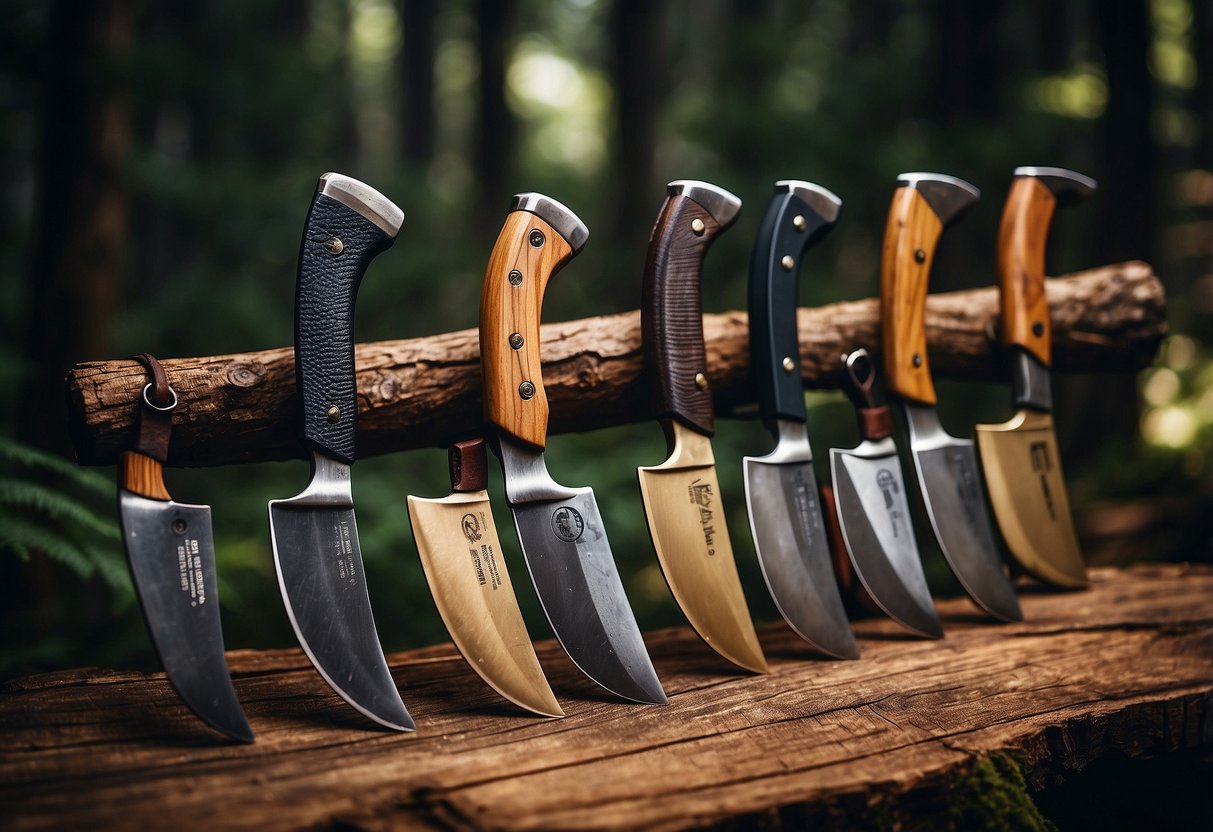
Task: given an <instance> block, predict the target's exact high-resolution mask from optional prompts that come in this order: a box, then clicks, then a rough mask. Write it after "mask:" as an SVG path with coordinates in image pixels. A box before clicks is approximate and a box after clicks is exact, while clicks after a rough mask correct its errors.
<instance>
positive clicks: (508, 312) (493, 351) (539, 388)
mask: <svg viewBox="0 0 1213 832" xmlns="http://www.w3.org/2000/svg"><path fill="white" fill-rule="evenodd" d="M589 234H590V232H589V230H588V229H587V228H586V226H585V223H583V222H582V221H581V220H580V219H578V217H577V215H576V214H574V213H573V212H572V211H570V210H569V209H568V208H566V207H564V206H563V205H561V204H560V203H559V202H557V201H556V200H554V199H551V198H550V197H546V196H543V195H542V194H536V193H526V194H519V195H517V196H515V197H514V200H513V202H512V203H511V205H510V212H509V214H508V215H507V216H506V218H505V224H504V225H503V226H502V228H501V233H500V234H498V236H497V242H496V243H495V244H494V246H493V251H492V254H490V255H489V263H488V267H487V268H486V269H485V272H484V284H483V286H482V287H481V292H480V366H481V369H482V371H483V373H484V415H485V419H486V421H488V422H489V423H490V424H492V425H493V426H495V427H496V428H497V429H498V430H499V431H501V432H502V433H504V434H506V435H508V436H510V437H512V438H513V439H515V440H517V441H519V442H521V443H523V444H524V445H527V446H530V447H533V448H543V447H544V445H545V444H546V441H547V431H548V399H547V395H546V394H545V393H544V391H543V374H542V371H541V369H540V362H539V316H540V312H541V311H542V308H543V293H544V291H545V290H546V289H547V285H548V281H549V280H550V279H551V277H552V275H554V274H556V272H558V271H559V270H560V269H561V268H562V267H563V266H564V265H565V263H567V262H568V261H569V260H571V259H572V258H573V257H574V256H576V255H577V253H578V252H580V251H581V249H582V248H583V247H584V246H585V242H586V239H587V238H588V237H589Z"/></svg>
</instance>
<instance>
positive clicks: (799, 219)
mask: <svg viewBox="0 0 1213 832" xmlns="http://www.w3.org/2000/svg"><path fill="white" fill-rule="evenodd" d="M808 225H809V224H808V223H807V222H805V219H804V217H803V216H801V215H800V214H797V215H796V216H794V217H792V227H793V228H795V229H796V230H797V231H804V230H805V228H807V227H808Z"/></svg>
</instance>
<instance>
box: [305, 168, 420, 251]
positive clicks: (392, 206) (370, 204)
mask: <svg viewBox="0 0 1213 832" xmlns="http://www.w3.org/2000/svg"><path fill="white" fill-rule="evenodd" d="M316 193H318V194H324V195H325V196H327V197H330V198H332V199H335V200H337V201H338V202H340V203H341V204H342V205H344V206H346V207H347V208H349V209H350V210H352V211H357V212H358V213H359V214H361V215H362V216H364V217H366V218H367V220H369V221H370V222H373V223H374V224H375V225H377V226H379V228H380V229H381V230H382V231H383V233H384V234H386V235H388V236H389V237H391V238H392V239H395V238H396V234H397V233H398V232H399V231H400V226H402V225H404V211H401V210H400V209H399V208H397V207H396V203H394V202H392V201H391V200H390V199H388V198H387V197H386V196H384V195H383V194H381V193H379V192H378V191H377V190H375V189H374V188H372V187H371V186H370V185H368V184H366V183H365V182H359V181H358V180H357V179H354V178H353V177H350V176H346V175H345V174H342V173H326V174H324V175H323V176H321V177H320V181H319V182H317V183H316Z"/></svg>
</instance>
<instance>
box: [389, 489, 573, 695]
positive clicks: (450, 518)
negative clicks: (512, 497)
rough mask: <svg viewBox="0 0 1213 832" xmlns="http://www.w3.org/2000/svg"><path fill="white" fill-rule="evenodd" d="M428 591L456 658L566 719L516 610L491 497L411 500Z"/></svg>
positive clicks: (503, 689)
mask: <svg viewBox="0 0 1213 832" xmlns="http://www.w3.org/2000/svg"><path fill="white" fill-rule="evenodd" d="M408 507H409V520H410V522H411V523H412V526H413V537H414V538H415V539H416V541H417V550H418V552H419V553H420V555H421V565H422V567H423V569H424V572H425V577H426V581H428V583H429V585H430V593H431V594H432V595H433V597H434V603H435V605H436V606H437V607H438V612H439V614H440V615H441V616H442V621H443V623H444V624H445V625H446V628H447V631H448V632H449V633H450V634H451V639H452V640H453V641H454V642H455V646H456V647H458V648H459V652H460V653H462V654H463V657H464V658H465V659H467V662H468V664H469V665H471V667H472V669H473V670H475V671H476V672H477V673H478V674H480V677H481V678H482V679H484V680H485V681H486V682H487V683H488V684H489V686H490V687H492V688H493V689H494V690H496V691H497V692H498V693H500V694H501V695H502V696H504V697H505V698H506V699H508V700H510V701H511V702H513V703H514V704H516V705H518V706H519V707H522V708H525V709H527V710H529V711H534V712H535V713H537V714H541V715H543V716H564V711H562V710H561V709H560V704H559V703H558V702H557V701H556V697H555V695H553V693H552V689H551V687H550V686H549V685H548V681H547V679H546V678H545V677H544V675H543V669H542V668H541V667H540V666H539V659H538V658H537V657H536V656H535V648H534V646H532V644H531V639H530V636H529V635H528V634H527V631H526V624H525V623H523V620H522V612H521V611H520V610H519V609H518V599H517V597H516V596H515V595H514V587H513V585H512V584H511V582H510V573H509V570H508V569H507V568H506V563H505V558H504V557H503V556H502V554H501V541H500V540H499V539H498V537H497V526H496V524H495V523H494V522H493V513H492V509H491V507H490V505H489V495H488V492H487V491H475V492H469V493H455V494H451V495H450V496H449V497H445V498H443V499H440V500H427V499H422V498H419V497H409V498H408Z"/></svg>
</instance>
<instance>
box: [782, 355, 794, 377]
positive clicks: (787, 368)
mask: <svg viewBox="0 0 1213 832" xmlns="http://www.w3.org/2000/svg"><path fill="white" fill-rule="evenodd" d="M795 369H796V362H795V361H793V360H792V356H790V355H785V356H784V357H783V371H784V372H785V373H790V372H792V371H793V370H795Z"/></svg>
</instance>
